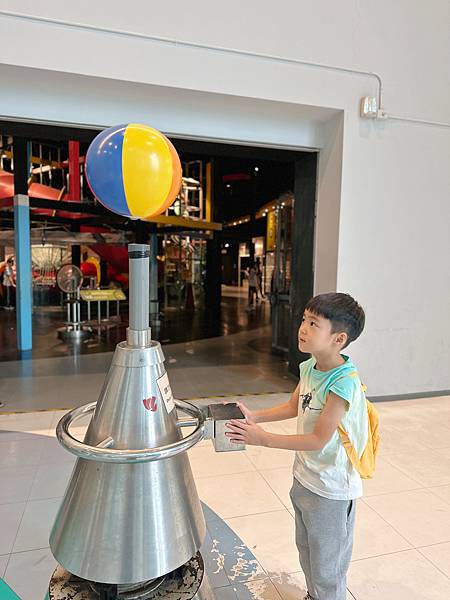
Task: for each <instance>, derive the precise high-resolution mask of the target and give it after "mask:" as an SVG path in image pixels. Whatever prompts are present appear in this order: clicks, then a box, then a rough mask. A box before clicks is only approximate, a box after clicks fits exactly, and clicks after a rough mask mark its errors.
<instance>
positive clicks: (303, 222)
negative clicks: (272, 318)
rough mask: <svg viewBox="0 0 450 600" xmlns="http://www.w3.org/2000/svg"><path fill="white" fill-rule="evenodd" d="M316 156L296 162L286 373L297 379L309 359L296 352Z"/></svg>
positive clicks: (308, 273) (310, 258)
mask: <svg viewBox="0 0 450 600" xmlns="http://www.w3.org/2000/svg"><path fill="white" fill-rule="evenodd" d="M317 156H318V155H317V154H316V153H314V152H310V153H305V154H304V155H303V156H302V157H301V158H299V160H298V161H296V163H295V185H294V197H295V200H294V223H293V228H292V281H291V290H290V304H291V323H292V327H291V330H290V339H289V354H288V361H289V371H290V372H291V373H293V374H294V375H297V376H298V364H299V362H302V361H304V360H306V359H307V358H309V355H308V354H304V353H302V352H300V351H299V349H298V328H299V327H300V322H301V319H302V315H303V311H304V310H305V306H306V303H307V302H308V300H309V299H310V298H311V297H312V295H313V293H314V267H313V265H314V224H315V208H316V188H317Z"/></svg>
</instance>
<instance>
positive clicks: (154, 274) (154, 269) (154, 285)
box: [149, 233, 159, 324]
mask: <svg viewBox="0 0 450 600" xmlns="http://www.w3.org/2000/svg"><path fill="white" fill-rule="evenodd" d="M149 243H150V322H151V323H152V324H154V323H157V322H158V321H159V302H158V259H157V258H156V256H157V254H158V236H157V234H156V233H150V239H149Z"/></svg>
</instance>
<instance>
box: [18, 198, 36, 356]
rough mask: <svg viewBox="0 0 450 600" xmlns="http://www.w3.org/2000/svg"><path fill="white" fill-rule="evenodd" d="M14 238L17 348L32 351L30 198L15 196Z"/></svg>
mask: <svg viewBox="0 0 450 600" xmlns="http://www.w3.org/2000/svg"><path fill="white" fill-rule="evenodd" d="M14 237H15V245H16V286H17V287H16V322H17V347H18V348H19V350H31V348H32V347H33V339H32V328H31V313H32V306H33V305H32V287H31V286H32V282H31V243H30V201H29V198H28V196H26V195H24V194H17V195H16V196H14Z"/></svg>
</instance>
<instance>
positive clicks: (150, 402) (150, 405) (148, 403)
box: [142, 396, 158, 412]
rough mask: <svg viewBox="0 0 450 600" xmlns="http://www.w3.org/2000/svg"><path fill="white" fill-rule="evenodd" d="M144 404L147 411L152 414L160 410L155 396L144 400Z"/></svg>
mask: <svg viewBox="0 0 450 600" xmlns="http://www.w3.org/2000/svg"><path fill="white" fill-rule="evenodd" d="M142 402H143V403H144V406H145V408H146V409H147V410H151V411H152V412H155V411H156V409H157V408H158V406H157V404H156V397H155V396H152V397H151V398H144V399H143V400H142Z"/></svg>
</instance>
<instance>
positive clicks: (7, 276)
mask: <svg viewBox="0 0 450 600" xmlns="http://www.w3.org/2000/svg"><path fill="white" fill-rule="evenodd" d="M3 285H4V287H5V290H6V294H5V295H6V298H5V308H6V309H8V310H13V308H14V306H13V291H12V289H13V288H15V287H16V278H15V274H14V259H13V258H12V257H11V256H10V257H9V258H8V259H7V261H6V265H5V269H4V271H3Z"/></svg>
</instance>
